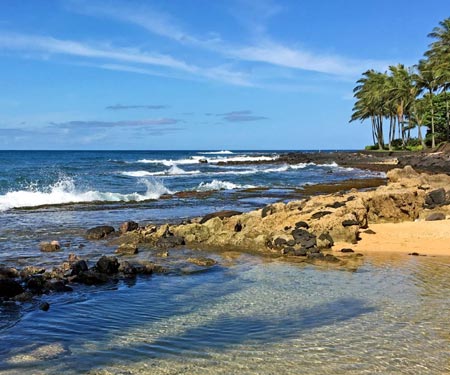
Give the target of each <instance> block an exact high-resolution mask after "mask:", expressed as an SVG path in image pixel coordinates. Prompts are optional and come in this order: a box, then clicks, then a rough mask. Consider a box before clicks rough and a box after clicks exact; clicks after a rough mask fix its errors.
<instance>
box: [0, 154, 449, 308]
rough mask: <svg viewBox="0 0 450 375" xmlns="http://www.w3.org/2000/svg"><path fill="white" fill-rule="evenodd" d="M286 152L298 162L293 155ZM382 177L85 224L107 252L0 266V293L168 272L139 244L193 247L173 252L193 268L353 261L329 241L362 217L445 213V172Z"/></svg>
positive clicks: (354, 236)
mask: <svg viewBox="0 0 450 375" xmlns="http://www.w3.org/2000/svg"><path fill="white" fill-rule="evenodd" d="M288 155H289V154H288ZM302 157H303V156H302ZM346 157H347V156H346ZM289 158H290V159H289V160H295V162H296V163H297V162H298V159H295V157H292V158H291V157H290V156H289ZM324 160H325V159H324ZM377 160H378V159H377ZM316 161H317V159H316ZM316 161H315V162H316ZM293 162H294V161H293ZM377 163H378V161H377ZM397 164H398V163H397ZM344 165H345V164H344ZM373 165H374V164H372V166H373ZM377 165H378V164H377ZM380 165H384V166H386V165H388V164H386V163H385V164H380ZM389 165H390V164H389ZM387 180H388V183H387V185H381V186H378V187H376V188H375V187H372V188H369V189H365V190H357V189H354V188H353V189H350V190H342V187H341V189H338V191H332V192H328V194H322V195H311V196H308V197H306V198H304V199H300V200H294V201H291V202H288V203H274V204H270V205H268V206H266V207H263V208H262V209H258V210H254V211H250V212H245V213H242V212H238V211H221V212H214V213H211V214H209V215H205V216H203V217H199V218H193V219H190V220H188V221H185V222H183V223H181V224H164V225H159V226H158V225H146V226H144V227H140V226H139V225H138V224H137V223H135V222H131V221H129V222H125V223H123V224H122V226H121V227H120V228H119V231H118V232H116V231H115V228H113V227H111V226H99V227H95V228H91V229H89V230H88V231H87V232H86V238H87V239H88V240H90V241H98V240H103V241H105V240H106V241H108V242H109V244H110V245H111V246H114V248H115V255H111V254H108V255H103V256H101V257H100V258H99V259H97V260H96V261H93V260H86V259H81V258H80V257H78V256H77V255H75V254H70V255H69V257H68V259H67V261H66V262H63V264H61V265H60V266H58V267H54V268H53V269H51V270H49V269H45V268H41V267H35V266H28V267H24V268H23V269H20V270H19V269H16V268H11V267H0V300H3V301H15V302H27V301H30V300H32V299H33V298H34V297H35V296H41V295H45V294H50V293H58V292H70V291H72V290H73V289H74V287H75V286H77V285H97V284H104V283H107V282H111V281H114V282H117V281H118V280H126V279H134V278H136V277H137V276H139V275H151V274H153V273H166V272H168V271H170V269H168V268H166V267H164V266H161V264H158V263H157V262H154V261H153V260H142V259H141V260H138V259H136V258H134V256H135V255H136V254H137V253H138V252H141V251H144V252H145V251H149V252H152V254H154V255H156V258H159V259H163V258H168V257H169V251H170V256H172V253H173V252H175V253H176V252H177V251H180V254H181V253H182V252H183V251H184V250H185V249H191V250H192V251H194V254H195V251H196V250H197V253H196V254H195V255H193V254H192V253H190V254H188V255H186V254H182V255H181V256H179V257H178V260H179V261H181V263H182V264H183V265H184V266H185V265H186V264H191V265H193V266H194V267H197V268H196V269H195V272H197V271H202V270H205V269H208V268H210V267H214V266H215V265H216V264H217V261H216V260H215V259H212V258H208V257H205V256H203V255H202V254H204V253H203V252H198V250H208V251H215V252H221V251H236V252H252V253H256V254H259V255H263V256H270V257H279V258H281V259H287V260H289V261H295V262H304V263H312V264H327V265H332V266H339V267H340V266H350V267H354V265H355V262H359V260H360V258H361V256H362V254H358V253H355V252H353V250H352V249H351V247H345V248H341V249H338V251H332V249H333V245H334V244H335V243H349V244H356V243H357V242H358V241H359V239H360V234H361V233H362V232H367V233H369V232H370V229H369V230H367V228H368V225H369V223H372V224H373V223H385V222H391V223H392V222H393V223H395V222H403V221H414V220H427V221H430V220H448V219H449V217H450V176H449V175H447V174H425V173H422V174H421V173H418V172H416V171H415V170H414V169H413V168H412V167H410V166H406V167H404V168H403V169H399V168H395V169H391V170H390V171H389V172H388V173H387ZM375 186H377V185H375ZM59 250H60V245H59V242H58V241H53V242H47V243H42V244H41V251H43V252H52V251H59ZM156 258H155V257H154V258H153V259H156ZM89 264H91V266H89ZM92 264H93V265H92ZM181 267H183V266H181ZM40 308H41V309H42V310H48V308H49V305H48V304H46V303H43V304H41V306H40Z"/></svg>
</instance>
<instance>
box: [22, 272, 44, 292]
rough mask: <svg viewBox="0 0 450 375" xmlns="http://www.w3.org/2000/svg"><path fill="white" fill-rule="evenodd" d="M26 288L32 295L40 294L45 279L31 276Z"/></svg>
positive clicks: (40, 276) (39, 276)
mask: <svg viewBox="0 0 450 375" xmlns="http://www.w3.org/2000/svg"><path fill="white" fill-rule="evenodd" d="M26 287H27V289H29V290H30V291H31V292H33V293H42V291H43V290H44V287H45V279H44V277H43V276H42V275H34V276H31V277H30V278H29V279H28V280H27V282H26Z"/></svg>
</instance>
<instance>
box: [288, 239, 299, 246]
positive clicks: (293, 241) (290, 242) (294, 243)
mask: <svg viewBox="0 0 450 375" xmlns="http://www.w3.org/2000/svg"><path fill="white" fill-rule="evenodd" d="M296 243H297V242H296V241H295V240H289V241H287V242H286V245H287V246H290V247H294V246H295V245H296Z"/></svg>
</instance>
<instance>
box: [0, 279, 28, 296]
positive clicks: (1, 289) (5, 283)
mask: <svg viewBox="0 0 450 375" xmlns="http://www.w3.org/2000/svg"><path fill="white" fill-rule="evenodd" d="M23 292H24V290H23V288H22V286H21V285H20V284H19V283H18V282H16V281H14V280H10V279H0V297H8V298H11V297H14V296H17V295H18V294H21V293H23Z"/></svg>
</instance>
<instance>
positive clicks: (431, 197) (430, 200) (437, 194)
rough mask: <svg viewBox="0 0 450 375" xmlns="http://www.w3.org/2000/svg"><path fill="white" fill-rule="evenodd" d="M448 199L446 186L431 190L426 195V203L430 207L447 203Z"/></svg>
mask: <svg viewBox="0 0 450 375" xmlns="http://www.w3.org/2000/svg"><path fill="white" fill-rule="evenodd" d="M446 201H447V197H446V194H445V189H444V188H440V189H436V190H433V191H430V192H429V193H428V194H427V195H426V197H425V204H426V205H427V206H429V207H434V206H440V205H442V204H445V203H446Z"/></svg>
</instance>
